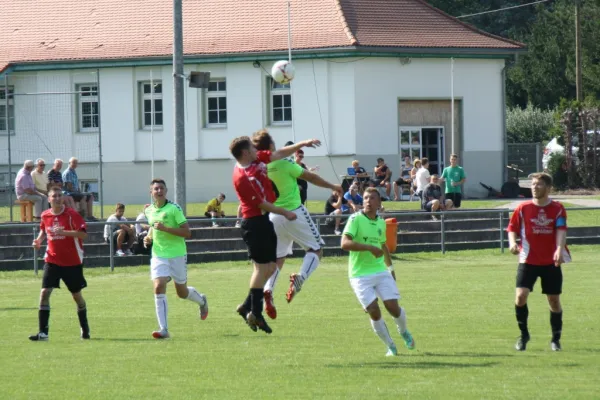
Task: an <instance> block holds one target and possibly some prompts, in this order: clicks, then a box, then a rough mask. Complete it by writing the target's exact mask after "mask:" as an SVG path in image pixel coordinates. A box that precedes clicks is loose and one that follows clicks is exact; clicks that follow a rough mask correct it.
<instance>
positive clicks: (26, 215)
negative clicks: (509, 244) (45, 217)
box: [15, 200, 33, 222]
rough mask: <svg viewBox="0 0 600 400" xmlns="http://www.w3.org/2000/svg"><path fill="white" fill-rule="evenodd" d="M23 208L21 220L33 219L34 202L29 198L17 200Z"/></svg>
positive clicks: (29, 220)
mask: <svg viewBox="0 0 600 400" xmlns="http://www.w3.org/2000/svg"><path fill="white" fill-rule="evenodd" d="M15 204H18V205H19V206H20V208H21V222H32V221H33V202H32V201H29V200H15Z"/></svg>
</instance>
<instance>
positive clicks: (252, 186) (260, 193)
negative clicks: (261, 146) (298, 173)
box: [233, 151, 276, 218]
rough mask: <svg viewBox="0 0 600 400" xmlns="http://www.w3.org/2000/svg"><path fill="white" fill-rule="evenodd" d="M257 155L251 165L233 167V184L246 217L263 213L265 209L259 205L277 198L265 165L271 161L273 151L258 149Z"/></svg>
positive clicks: (243, 214)
mask: <svg viewBox="0 0 600 400" xmlns="http://www.w3.org/2000/svg"><path fill="white" fill-rule="evenodd" d="M257 156H258V158H257V160H256V161H254V162H252V163H251V164H250V165H247V166H242V165H239V164H236V166H235V168H234V169H233V186H234V188H235V192H236V194H237V197H238V198H239V199H240V204H241V207H242V216H243V217H244V218H252V217H256V216H259V215H262V214H263V211H262V210H261V209H260V208H259V207H258V205H259V204H261V203H262V202H263V201H268V202H269V203H273V202H275V200H276V197H275V193H274V192H273V187H272V184H271V181H270V180H269V178H268V176H267V166H266V165H265V164H267V163H269V162H270V161H271V152H270V151H258V152H257Z"/></svg>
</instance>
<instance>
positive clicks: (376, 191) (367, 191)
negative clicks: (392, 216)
mask: <svg viewBox="0 0 600 400" xmlns="http://www.w3.org/2000/svg"><path fill="white" fill-rule="evenodd" d="M366 193H369V194H373V193H375V194H376V195H377V197H378V198H379V200H381V193H379V190H377V188H374V187H368V188H366V189H365V191H364V193H363V194H366Z"/></svg>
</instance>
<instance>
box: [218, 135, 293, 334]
mask: <svg viewBox="0 0 600 400" xmlns="http://www.w3.org/2000/svg"><path fill="white" fill-rule="evenodd" d="M229 151H230V152H231V154H232V155H233V157H234V158H235V159H236V161H237V164H236V166H235V168H234V170H233V186H234V188H235V191H236V194H237V196H238V198H239V200H240V208H241V213H242V218H243V219H242V221H241V224H240V228H241V231H242V238H243V239H244V242H245V243H246V245H247V246H248V256H249V257H250V259H251V260H252V262H253V263H254V270H253V272H252V276H251V278H250V291H249V293H248V296H247V297H246V300H245V301H244V302H243V303H242V304H240V305H239V306H238V307H237V312H238V314H240V316H241V317H242V318H244V320H245V321H246V323H247V324H248V326H249V327H250V329H252V330H253V331H256V330H257V329H260V330H262V331H264V332H266V333H271V332H272V329H271V327H269V325H268V324H267V322H266V321H265V319H264V317H263V315H262V310H263V289H264V285H265V282H266V281H267V279H268V278H269V277H270V276H271V274H273V271H274V270H275V268H276V267H275V260H276V249H277V236H276V235H275V230H274V229H273V224H272V223H271V221H270V220H269V216H268V214H267V213H276V214H280V215H282V216H284V217H285V218H286V219H289V220H294V219H296V214H294V213H293V212H290V211H287V210H285V209H283V208H281V207H276V206H274V205H273V202H274V201H275V193H274V192H273V188H272V186H271V181H270V180H269V178H268V177H267V168H266V166H265V164H264V163H263V160H264V161H267V162H268V161H270V160H273V159H280V158H283V157H285V156H286V154H287V152H286V151H279V152H274V153H272V154H271V152H264V151H263V152H258V153H257V151H256V148H255V147H254V145H253V144H252V141H251V140H250V138H249V137H248V136H241V137H238V138H236V139H234V140H233V141H232V142H231V144H230V145H229ZM290 151H291V150H288V152H290ZM292 153H293V152H290V154H292Z"/></svg>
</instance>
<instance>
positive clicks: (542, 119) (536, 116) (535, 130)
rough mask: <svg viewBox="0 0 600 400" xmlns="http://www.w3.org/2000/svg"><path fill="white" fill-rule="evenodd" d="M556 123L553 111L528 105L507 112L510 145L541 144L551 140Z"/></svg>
mask: <svg viewBox="0 0 600 400" xmlns="http://www.w3.org/2000/svg"><path fill="white" fill-rule="evenodd" d="M555 126H556V121H555V118H554V111H553V110H546V111H544V110H542V109H540V108H536V107H534V106H533V105H532V104H528V105H527V108H525V109H522V108H521V107H518V106H517V107H512V108H508V109H507V110H506V132H507V135H508V142H509V143H539V142H543V141H546V140H549V139H550V133H551V132H552V131H554V128H555Z"/></svg>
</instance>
